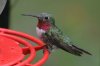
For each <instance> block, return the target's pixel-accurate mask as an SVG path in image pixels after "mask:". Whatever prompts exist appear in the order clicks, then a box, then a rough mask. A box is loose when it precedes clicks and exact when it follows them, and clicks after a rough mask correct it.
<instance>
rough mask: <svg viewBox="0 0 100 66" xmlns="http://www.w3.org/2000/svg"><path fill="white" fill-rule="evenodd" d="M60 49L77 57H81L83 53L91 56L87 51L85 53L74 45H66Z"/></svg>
mask: <svg viewBox="0 0 100 66" xmlns="http://www.w3.org/2000/svg"><path fill="white" fill-rule="evenodd" d="M62 49H63V50H65V51H67V52H69V53H71V54H74V55H77V56H82V54H83V53H86V54H88V55H92V54H91V53H89V52H88V51H85V50H83V49H81V48H78V47H76V46H75V45H66V46H63V48H62Z"/></svg>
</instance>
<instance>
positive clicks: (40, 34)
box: [36, 27, 45, 37]
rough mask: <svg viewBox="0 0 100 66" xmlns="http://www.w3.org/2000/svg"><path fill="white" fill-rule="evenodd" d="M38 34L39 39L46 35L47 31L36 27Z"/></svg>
mask: <svg viewBox="0 0 100 66" xmlns="http://www.w3.org/2000/svg"><path fill="white" fill-rule="evenodd" d="M36 33H37V35H38V36H39V37H41V36H42V34H43V33H45V31H44V30H43V29H39V28H38V27H36Z"/></svg>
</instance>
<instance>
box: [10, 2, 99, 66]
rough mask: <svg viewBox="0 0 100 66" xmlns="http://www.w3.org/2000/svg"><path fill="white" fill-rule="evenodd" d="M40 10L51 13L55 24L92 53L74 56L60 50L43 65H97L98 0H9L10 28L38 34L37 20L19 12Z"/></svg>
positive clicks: (38, 11) (36, 11)
mask: <svg viewBox="0 0 100 66" xmlns="http://www.w3.org/2000/svg"><path fill="white" fill-rule="evenodd" d="M41 12H47V13H51V14H53V16H54V17H55V19H56V24H57V25H58V27H60V29H62V31H63V32H64V33H65V34H67V35H68V36H70V38H71V39H72V41H73V42H74V43H75V44H76V45H77V46H79V47H81V48H84V49H86V50H88V51H89V52H91V53H92V54H93V56H88V55H84V56H82V57H77V56H74V55H71V54H69V53H66V52H64V51H62V50H60V49H59V50H56V51H55V52H54V53H52V54H51V55H50V57H49V59H48V61H47V62H46V63H45V64H44V66H100V0H11V17H10V28H11V29H14V30H17V31H22V32H25V33H28V34H30V35H34V36H36V37H37V35H36V32H35V27H36V24H37V22H36V21H37V19H35V18H32V17H24V16H21V14H23V13H41ZM37 57H41V52H39V53H38V56H37ZM36 61H37V59H36Z"/></svg>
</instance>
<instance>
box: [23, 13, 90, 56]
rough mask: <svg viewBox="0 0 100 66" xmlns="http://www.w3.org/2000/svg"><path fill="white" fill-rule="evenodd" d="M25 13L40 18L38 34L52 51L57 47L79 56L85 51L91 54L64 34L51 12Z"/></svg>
mask: <svg viewBox="0 0 100 66" xmlns="http://www.w3.org/2000/svg"><path fill="white" fill-rule="evenodd" d="M23 15H24V16H32V17H36V18H37V19H38V24H37V27H36V32H37V35H38V36H39V38H40V39H41V40H42V41H43V42H44V43H45V44H46V47H47V49H48V50H49V51H50V52H51V51H52V50H53V49H55V48H60V49H62V50H64V51H67V52H69V53H71V54H74V55H77V56H81V55H82V54H83V53H86V54H88V55H91V53H89V52H88V51H85V50H83V49H81V48H78V47H77V46H75V45H73V43H72V41H70V39H69V37H68V36H64V35H63V33H62V31H61V30H60V29H59V28H58V27H57V26H56V25H55V19H54V18H53V17H52V16H51V15H50V14H48V13H41V14H38V15H32V14H23Z"/></svg>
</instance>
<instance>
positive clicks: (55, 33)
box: [43, 27, 91, 56]
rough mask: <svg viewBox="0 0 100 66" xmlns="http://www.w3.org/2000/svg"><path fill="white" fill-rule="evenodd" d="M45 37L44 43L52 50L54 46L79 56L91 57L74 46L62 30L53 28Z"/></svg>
mask: <svg viewBox="0 0 100 66" xmlns="http://www.w3.org/2000/svg"><path fill="white" fill-rule="evenodd" d="M43 37H44V38H43V41H44V42H45V43H46V44H47V46H48V47H49V48H51V49H52V47H53V46H57V47H58V48H61V49H62V50H65V51H67V52H69V53H71V54H74V55H77V56H81V55H82V54H83V53H86V54H89V55H91V54H90V53H89V52H87V51H85V50H83V49H80V48H78V47H76V46H75V45H73V44H72V42H71V41H70V39H69V38H68V37H66V36H64V35H63V33H62V32H61V30H60V29H58V28H57V27H52V28H51V29H50V30H49V31H47V32H46V33H45V34H44V35H43Z"/></svg>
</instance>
